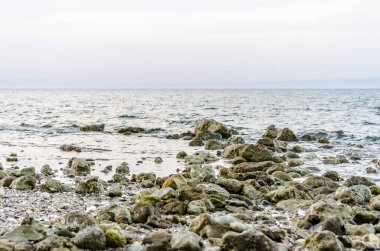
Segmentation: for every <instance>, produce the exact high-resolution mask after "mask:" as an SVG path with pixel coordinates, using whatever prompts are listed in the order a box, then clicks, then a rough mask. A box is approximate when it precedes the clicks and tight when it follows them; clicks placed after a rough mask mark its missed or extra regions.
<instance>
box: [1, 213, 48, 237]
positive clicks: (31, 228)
mask: <svg viewBox="0 0 380 251" xmlns="http://www.w3.org/2000/svg"><path fill="white" fill-rule="evenodd" d="M44 237H45V230H44V227H43V226H42V225H41V224H40V223H39V222H37V221H35V220H34V219H33V218H26V219H24V220H23V222H22V223H21V226H19V227H17V228H16V229H14V230H12V231H11V232H8V233H6V234H5V235H3V236H1V237H0V239H6V240H9V241H13V242H27V241H39V240H42V239H43V238H44Z"/></svg>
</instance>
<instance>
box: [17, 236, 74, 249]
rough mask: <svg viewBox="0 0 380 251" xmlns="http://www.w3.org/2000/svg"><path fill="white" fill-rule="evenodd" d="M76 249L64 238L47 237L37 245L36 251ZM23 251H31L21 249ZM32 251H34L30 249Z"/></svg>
mask: <svg viewBox="0 0 380 251" xmlns="http://www.w3.org/2000/svg"><path fill="white" fill-rule="evenodd" d="M72 249H74V246H73V244H72V243H71V242H70V241H69V240H67V239H66V238H64V237H62V236H57V235H52V236H49V237H47V238H46V239H45V240H43V241H40V242H38V243H37V244H36V246H35V250H36V251H49V250H72ZM21 250H25V251H26V250H29V249H25V248H23V249H20V251H21ZM30 250H33V248H32V249H30Z"/></svg>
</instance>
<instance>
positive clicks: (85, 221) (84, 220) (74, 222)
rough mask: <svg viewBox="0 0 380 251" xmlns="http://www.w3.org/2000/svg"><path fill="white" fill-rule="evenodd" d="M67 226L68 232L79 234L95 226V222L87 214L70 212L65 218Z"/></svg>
mask: <svg viewBox="0 0 380 251" xmlns="http://www.w3.org/2000/svg"><path fill="white" fill-rule="evenodd" d="M65 224H66V225H67V230H69V231H72V232H78V231H80V230H82V229H85V228H87V227H90V226H94V225H95V220H94V219H93V218H92V217H90V216H88V215H85V214H81V213H77V212H70V213H68V214H67V215H66V217H65Z"/></svg>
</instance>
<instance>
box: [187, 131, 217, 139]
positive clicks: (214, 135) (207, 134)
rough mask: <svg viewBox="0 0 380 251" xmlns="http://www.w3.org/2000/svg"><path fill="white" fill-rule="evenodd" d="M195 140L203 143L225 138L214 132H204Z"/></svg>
mask: <svg viewBox="0 0 380 251" xmlns="http://www.w3.org/2000/svg"><path fill="white" fill-rule="evenodd" d="M194 139H198V140H201V141H207V140H211V139H214V140H222V139H223V136H222V134H220V133H214V132H209V131H203V132H200V133H198V134H197V135H196V136H195V138H194Z"/></svg>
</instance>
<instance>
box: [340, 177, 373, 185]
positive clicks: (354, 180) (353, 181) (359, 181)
mask: <svg viewBox="0 0 380 251" xmlns="http://www.w3.org/2000/svg"><path fill="white" fill-rule="evenodd" d="M344 185H345V186H347V187H350V186H355V185H365V186H372V185H375V183H373V182H371V181H369V180H368V179H367V178H364V177H360V176H351V177H350V178H348V179H347V180H346V181H345V182H344Z"/></svg>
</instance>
